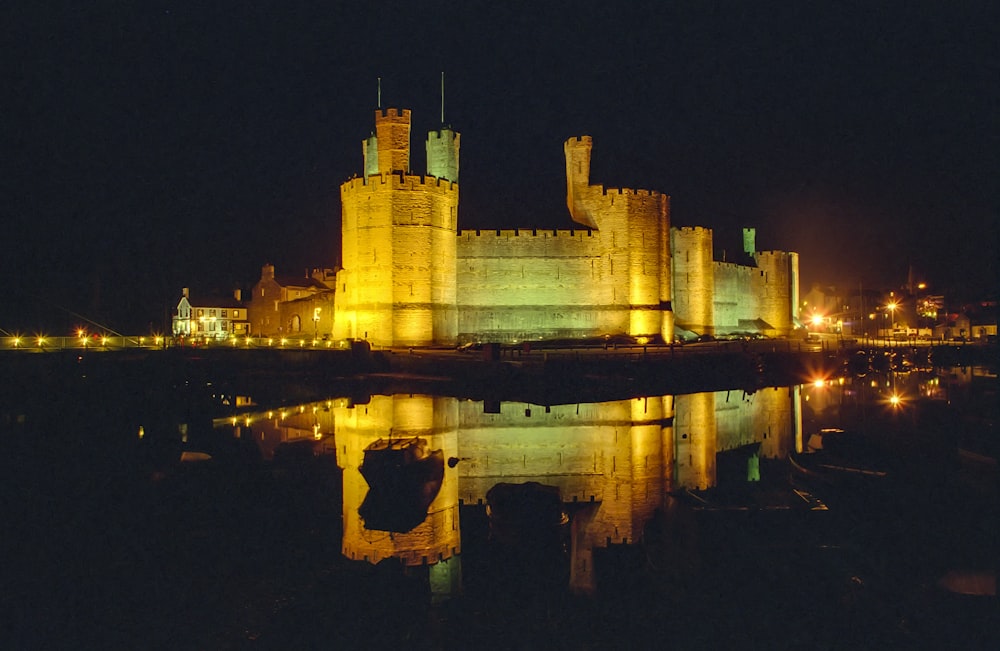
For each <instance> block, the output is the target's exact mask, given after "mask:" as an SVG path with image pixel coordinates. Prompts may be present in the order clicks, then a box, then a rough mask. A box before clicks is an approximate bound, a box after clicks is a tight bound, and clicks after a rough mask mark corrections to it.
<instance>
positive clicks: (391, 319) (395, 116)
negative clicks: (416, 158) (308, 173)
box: [334, 109, 459, 346]
mask: <svg viewBox="0 0 1000 651" xmlns="http://www.w3.org/2000/svg"><path fill="white" fill-rule="evenodd" d="M431 139H432V138H429V140H431ZM436 140H437V141H440V142H442V143H444V144H443V145H440V146H438V145H435V146H434V147H430V146H429V151H430V150H431V149H433V150H434V153H435V156H434V157H433V158H434V160H433V167H434V168H435V171H436V172H437V173H438V174H448V175H450V176H453V177H457V176H458V142H459V136H458V134H457V133H454V132H452V131H451V130H450V129H448V130H443V131H442V132H441V133H440V134H437V137H436ZM362 149H363V153H364V166H365V176H364V177H362V178H354V179H351V180H350V181H347V182H346V183H344V184H343V185H341V188H340V195H341V204H342V213H341V214H342V229H341V234H342V235H341V237H342V251H343V269H342V270H341V271H340V272H339V273H338V277H337V299H336V300H337V316H336V321H335V324H334V336H336V337H342V338H364V339H368V340H369V341H371V342H372V343H373V344H375V345H379V346H420V345H430V344H454V343H455V340H456V336H457V329H458V314H457V308H456V284H455V282H456V281H455V264H456V263H455V261H456V246H457V244H456V241H457V224H458V183H456V182H455V181H454V180H453V179H448V178H447V177H444V176H439V177H438V178H434V177H432V176H428V177H421V176H417V175H413V174H411V173H409V171H408V170H409V162H410V111H409V110H405V109H404V110H397V109H386V110H381V109H379V110H376V112H375V135H374V136H371V137H369V138H368V139H366V140H365V141H364V143H363V145H362ZM439 149H441V150H443V151H438V150H439Z"/></svg>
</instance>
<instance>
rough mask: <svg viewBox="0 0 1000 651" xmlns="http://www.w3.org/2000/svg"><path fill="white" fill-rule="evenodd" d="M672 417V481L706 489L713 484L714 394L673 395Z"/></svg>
mask: <svg viewBox="0 0 1000 651" xmlns="http://www.w3.org/2000/svg"><path fill="white" fill-rule="evenodd" d="M675 405H676V407H675V408H676V415H675V416H674V449H675V450H676V452H675V453H674V461H675V464H676V469H677V470H676V478H677V480H676V483H677V485H678V486H685V487H687V488H698V489H706V488H711V487H712V486H714V485H715V453H716V451H717V443H716V434H717V430H716V422H715V394H714V393H692V394H687V395H681V396H677V397H676V399H675Z"/></svg>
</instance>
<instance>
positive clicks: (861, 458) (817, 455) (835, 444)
mask: <svg viewBox="0 0 1000 651" xmlns="http://www.w3.org/2000/svg"><path fill="white" fill-rule="evenodd" d="M804 448H805V449H804V450H803V451H802V452H800V453H792V454H791V455H789V461H790V462H791V468H792V477H793V479H795V480H798V481H802V482H803V483H805V484H807V485H808V486H809V487H811V488H814V489H816V490H824V489H827V490H830V489H833V490H837V491H846V492H850V491H861V492H863V491H866V490H870V489H874V488H884V487H885V486H886V483H887V481H888V480H889V479H890V477H891V475H892V469H891V465H892V464H891V462H890V460H889V459H888V457H887V456H886V454H885V452H884V451H883V450H881V449H880V448H879V447H878V446H876V445H875V444H873V443H872V441H871V440H870V439H869V438H867V437H866V436H864V435H863V434H862V433H859V432H848V431H844V430H842V429H836V428H828V429H821V430H819V431H818V432H814V433H812V434H810V435H809V438H808V440H807V441H806V444H805V446H804Z"/></svg>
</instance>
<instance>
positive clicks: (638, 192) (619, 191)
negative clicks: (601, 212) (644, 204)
mask: <svg viewBox="0 0 1000 651" xmlns="http://www.w3.org/2000/svg"><path fill="white" fill-rule="evenodd" d="M594 187H597V188H600V189H601V193H602V194H604V195H606V196H611V195H615V196H636V197H654V198H659V197H662V196H665V195H664V194H663V193H662V192H658V191H656V190H643V189H634V188H605V187H604V186H603V185H597V186H594Z"/></svg>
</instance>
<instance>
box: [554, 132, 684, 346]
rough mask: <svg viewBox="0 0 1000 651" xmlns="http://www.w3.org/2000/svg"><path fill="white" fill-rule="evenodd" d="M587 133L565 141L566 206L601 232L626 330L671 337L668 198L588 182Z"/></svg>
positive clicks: (590, 146) (589, 145) (575, 217)
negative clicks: (625, 320)
mask: <svg viewBox="0 0 1000 651" xmlns="http://www.w3.org/2000/svg"><path fill="white" fill-rule="evenodd" d="M592 149H593V140H592V138H591V137H590V136H581V137H579V138H570V139H569V140H567V141H566V142H565V143H563V152H564V154H565V156H566V207H567V208H568V209H569V213H570V217H572V219H573V221H575V222H577V223H579V224H582V225H584V226H586V227H587V228H590V229H594V230H599V231H601V233H602V242H603V244H604V246H605V247H606V250H605V251H604V252H603V255H602V258H604V259H606V260H607V261H608V267H607V268H608V272H609V276H610V281H611V282H612V283H613V285H614V287H613V290H612V294H613V296H614V302H615V303H618V304H621V305H622V307H623V308H624V309H627V310H628V322H627V323H628V325H627V328H628V330H627V331H628V333H629V334H631V335H633V336H636V337H662V338H663V340H665V341H671V340H672V339H673V329H674V324H673V315H672V312H671V310H672V307H671V303H670V294H671V290H670V285H671V282H670V198H669V197H668V196H667V195H664V194H661V193H659V192H651V191H649V190H633V189H630V188H621V189H610V188H605V187H604V186H603V185H592V184H591V183H590V157H591V151H592Z"/></svg>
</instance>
